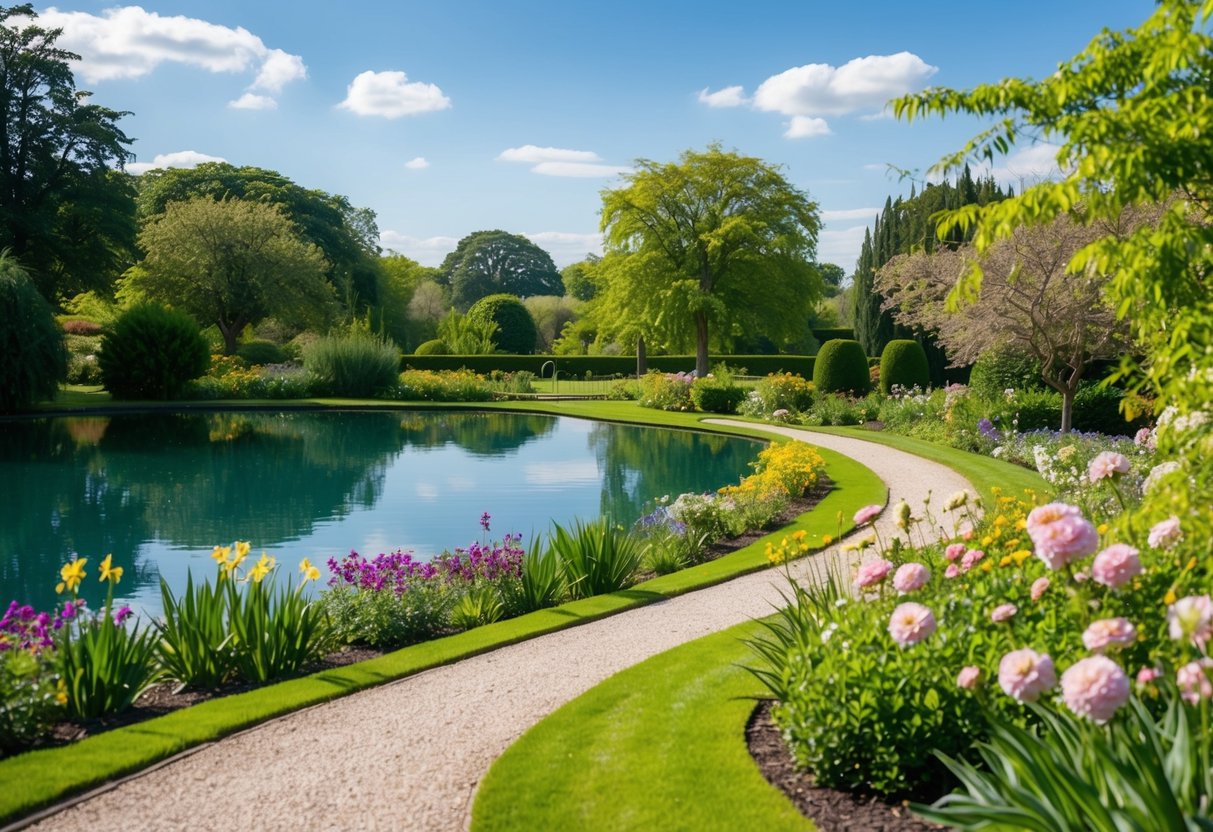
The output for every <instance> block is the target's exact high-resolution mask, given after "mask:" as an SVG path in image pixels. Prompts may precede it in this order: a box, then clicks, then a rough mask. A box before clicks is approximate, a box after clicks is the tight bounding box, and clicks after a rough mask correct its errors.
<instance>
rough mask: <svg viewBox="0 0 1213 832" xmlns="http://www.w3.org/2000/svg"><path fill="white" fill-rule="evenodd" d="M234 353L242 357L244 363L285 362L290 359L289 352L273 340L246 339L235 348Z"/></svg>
mask: <svg viewBox="0 0 1213 832" xmlns="http://www.w3.org/2000/svg"><path fill="white" fill-rule="evenodd" d="M236 354H237V355H238V356H240V357H241V358H243V359H244V362H245V363H246V364H250V365H254V366H255V365H260V364H285V363H287V362H288V361H290V360H291V356H290V354H289V353H288V352H287V351H286V350H285V349H284V348H283V347H281V346H279V345H278V344H275V343H274V342H273V341H246V342H245V343H243V344H241V345H240V348H239V349H237V350H236Z"/></svg>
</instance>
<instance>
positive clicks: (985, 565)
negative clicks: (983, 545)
mask: <svg viewBox="0 0 1213 832" xmlns="http://www.w3.org/2000/svg"><path fill="white" fill-rule="evenodd" d="M993 568H994V561H992V560H987V561H982V564H981V571H982V572H989V571H990V570H991V569H993Z"/></svg>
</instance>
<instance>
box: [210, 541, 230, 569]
mask: <svg viewBox="0 0 1213 832" xmlns="http://www.w3.org/2000/svg"><path fill="white" fill-rule="evenodd" d="M231 556H232V547H231V546H216V547H215V548H214V549H211V559H212V560H214V561H215V563H217V564H219V565H220V566H227V559H228V558H229V557H231Z"/></svg>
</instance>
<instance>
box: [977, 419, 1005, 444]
mask: <svg viewBox="0 0 1213 832" xmlns="http://www.w3.org/2000/svg"><path fill="white" fill-rule="evenodd" d="M977 432H978V433H980V434H981V435H982V436H984V437H985V438H986V439H990V440H992V441H994V442H997V441H998V439H999V437H1000V436H1001V435H1002V434H1000V433H999V432H998V428H996V427H994V423H993V422H991V421H990V420H989V419H979V420H978V421H977Z"/></svg>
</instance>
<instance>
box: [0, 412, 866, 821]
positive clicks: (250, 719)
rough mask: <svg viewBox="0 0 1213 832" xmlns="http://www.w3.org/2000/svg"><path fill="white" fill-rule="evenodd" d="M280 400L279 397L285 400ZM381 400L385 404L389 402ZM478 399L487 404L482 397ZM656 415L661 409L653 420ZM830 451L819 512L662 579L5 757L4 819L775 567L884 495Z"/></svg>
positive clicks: (693, 419) (667, 419) (680, 417)
mask: <svg viewBox="0 0 1213 832" xmlns="http://www.w3.org/2000/svg"><path fill="white" fill-rule="evenodd" d="M326 403H327V404H332V403H331V402H326ZM207 404H208V405H210V404H213V403H207ZM272 404H273V405H274V406H280V405H281V404H283V403H281V402H274V403H272ZM348 404H356V403H351V402H345V403H341V404H338V405H337V406H344V405H348ZM361 404H363V405H369V404H371V403H366V402H363V403H361ZM374 404H375V406H379V407H382V403H377V402H376V403H374ZM518 404H519V403H516V402H515V403H509V406H506V407H501V408H500V409H510V410H517V409H523V410H539V409H540V408H538V407H535V408H532V407H524V408H519V407H517V405H518ZM524 404H525V403H524ZM552 405H560V406H559V407H553V406H552ZM568 405H575V406H574V407H568ZM604 405H608V407H604ZM479 407H481V408H483V405H480V406H479ZM494 409H496V408H494ZM544 410H545V412H553V411H556V412H558V413H559V414H560V415H570V416H580V417H583V418H599V419H604V420H612V421H626V422H634V423H653V422H656V423H659V424H664V425H667V426H670V427H683V428H699V429H710V430H716V431H720V432H727V433H736V434H740V435H749V436H755V437H764V438H775V439H778V437H771V436H770V435H769V434H768V435H764V434H763V433H762V431H760V430H738V429H728V428H721V427H718V426H712V427H708V426H703V425H700V424H699V422H698V419H699V418H700V417H699V416H697V415H691V414H674V413H669V414H666V413H661V412H659V411H651V410H644V409H640V408H638V407H636V405H635V404H634V403H631V402H592V403H590V402H567V403H551V404H548V405H547V407H546V408H544ZM568 411H574V412H568ZM650 414H653V415H657V416H658V417H659V418H657V419H652V420H650V419H648V417H649V416H650ZM756 427H757V426H756ZM821 452H822V456H823V458H824V459H825V460H826V463H827V466H828V467H827V470H828V472H829V475H830V477H831V479H832V480H833V481H834V484H835V487H834V489H833V490H832V491H831V492H830V493H829V494H828V495H827V496H826V498H825V499H824V500H823V501H822V502H821V503H820V504H819V505H818V506H817V507H815V508H814V510H813V511H811V512H809V513H807V514H805V515H802V516H801V517H799V518H797V520H796V521H794V522H793V523H792V524H790V525H789V526H787V527H784V528H783V529H780V530H778V531H776V532H774V533H773V534H772V535H770V536H768V538H764V539H761V540H758V541H756V542H755V543H752V544H751V545H749V546H747V547H745V548H743V549H739V550H737V551H736V552H732V553H730V554H728V555H726V556H724V557H722V558H720V559H718V560H715V561H712V562H710V563H706V564H701V565H699V566H696V567H693V568H691V569H687V570H683V571H682V572H678V573H674V574H671V575H665V576H662V577H658V578H654V579H653V580H650V581H646V582H644V583H642V584H639V585H637V586H635V587H633V588H632V589H630V590H625V591H623V592H617V593H612V594H610V595H603V596H598V597H595V598H589V599H585V600H582V601H575V602H571V603H568V604H564V605H562V606H560V607H556V608H553V609H549V610H540V611H538V612H534V613H530V614H529V615H525V616H521V617H519V618H515V619H511V620H509V621H502V622H498V623H496V624H491V625H488V626H486V627H479V628H476V629H474V630H469V631H467V632H463V633H459V634H456V635H453V636H448V637H445V638H442V639H437V640H435V641H431V642H426V643H424V644H418V645H413V646H411V647H406V648H404V649H402V650H398V651H396V652H394V653H391V654H388V655H386V656H382V657H379V658H377V659H372V660H370V661H366V662H360V663H358V664H355V665H350V666H349V667H345V668H339V669H336V670H328V671H324V672H321V673H317V674H314V675H312V676H308V677H306V678H302V679H295V680H291V681H288V682H282V683H279V684H276V685H272V686H269V687H265V688H261V689H259V690H255V691H250V692H248V693H243V694H238V695H235V696H229V697H225V698H223V699H217V700H212V701H210V702H204V703H201V704H199V705H195V706H193V707H191V708H187V709H184V710H181V711H177V712H174V713H172V714H168V715H166V716H163V717H159V718H156V719H153V720H148V721H147V722H143V723H140V724H138V725H133V726H128V727H126V728H120V729H117V730H114V731H110V732H107V733H104V734H99V735H97V736H93V737H89V738H87V739H85V740H83V741H81V742H79V743H75V744H73V745H70V746H64V747H61V748H52V749H45V750H40V751H33V752H29V753H27V754H22V755H20V756H17V757H12V758H9V759H7V760H0V782H3V783H5V784H12V786H11V787H10V788H5V789H3V790H0V822H3V821H10V820H13V819H15V818H17V817H20V816H22V815H25V814H29V813H31V812H33V811H36V810H37V809H39V808H42V807H44V806H47V805H50V804H52V803H54V802H55V801H57V800H60V799H62V798H64V797H67V796H70V795H73V794H78V793H80V792H83V791H86V790H88V789H89V788H92V787H94V786H97V785H99V784H101V783H105V782H107V781H109V780H113V779H115V778H118V777H121V776H123V775H126V774H129V773H132V772H135V771H138V770H139V769H142V768H146V767H147V766H149V765H152V764H153V763H156V762H158V761H160V760H163V759H164V758H166V757H169V756H171V755H173V754H175V753H178V752H180V751H182V750H185V749H187V748H190V747H193V746H196V745H199V744H202V743H205V742H210V741H213V740H216V739H219V738H221V737H223V736H226V735H228V734H231V733H234V732H236V731H239V730H242V729H245V728H248V727H251V726H253V725H256V724H258V723H260V722H264V721H265V720H267V719H272V718H273V717H276V716H281V715H282V714H286V713H289V712H291V711H295V710H299V709H300V708H304V707H307V706H309V705H314V704H318V703H321V702H325V701H328V700H330V699H334V698H337V697H339V696H344V695H347V694H349V693H353V692H355V691H357V690H361V689H364V688H367V687H371V686H374V685H377V684H382V683H384V682H387V681H391V680H394V679H399V678H403V677H405V676H409V675H412V674H414V673H418V672H420V671H422V670H426V669H429V668H432V667H437V666H439V665H443V664H448V663H451V662H454V661H457V660H459V659H462V658H466V657H468V656H473V655H476V654H478V653H483V652H487V651H489V650H492V649H495V648H497V647H501V646H504V645H507V644H512V643H515V642H518V641H523V640H525V639H528V638H533V637H535V636H539V635H543V634H545V633H550V632H554V631H556V630H560V629H564V628H566V627H572V626H576V625H578V624H584V623H587V622H589V621H593V620H596V619H598V618H603V617H605V616H608V615H613V614H615V613H619V612H623V611H625V610H628V609H633V608H635V607H639V606H643V605H644V604H648V603H651V602H653V601H657V600H661V599H663V598H668V597H672V596H674V595H679V594H681V593H684V592H689V591H692V590H695V589H700V588H703V587H707V586H711V585H714V584H717V583H721V582H723V581H726V580H728V579H730V578H733V577H737V576H739V575H742V574H747V573H750V572H754V571H757V570H759V569H762V568H766V567H767V566H769V564H768V563H767V561H766V558H765V554H764V547H765V540H766V539H770V538H775V539H778V538H779V537H781V536H782V535H783V534H786V533H788V532H790V531H792V530H794V529H800V528H803V529H805V530H806V531H807V532H808V533H809V541H810V542H816V541H819V540H820V536H821V535H823V534H838V533H839V531H846V530H847V529H848V528H849V527H850V517H851V515H852V514H853V513H854V512H855V510H856V509H858V508H859V507H860V506H863V505H866V504H868V503H873V502H884V499H885V493H886V492H885V488H884V484H883V483H882V482H881V481H880V480H879V479H878V478H877V477H876V475H875V474H873V473H872V472H871V471H870V470H869V469H867V468H865V467H864V466H862V465H859V464H858V463H856V462H854V461H853V460H850V459H849V458H847V457H843V456H841V455H839V454H835V453H832V452H830V451H828V450H826V449H821ZM839 512H841V513H842V516H843V517H844V518H846V520H845V523H846V525H844V526H843V528H842V529H841V530H840V529H839V528H838V519H837V515H838V513H839Z"/></svg>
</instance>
